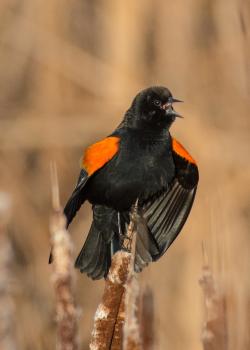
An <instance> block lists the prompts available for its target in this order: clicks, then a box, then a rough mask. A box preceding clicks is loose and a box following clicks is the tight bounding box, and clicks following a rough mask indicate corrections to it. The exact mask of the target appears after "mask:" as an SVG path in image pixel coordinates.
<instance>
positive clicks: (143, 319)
mask: <svg viewBox="0 0 250 350" xmlns="http://www.w3.org/2000/svg"><path fill="white" fill-rule="evenodd" d="M139 320H140V326H141V327H140V328H141V337H142V348H143V350H153V348H154V299H153V293H152V290H151V289H150V288H149V287H147V288H146V289H145V290H144V292H143V293H142V294H141V298H140V312H139Z"/></svg>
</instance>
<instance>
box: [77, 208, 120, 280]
mask: <svg viewBox="0 0 250 350" xmlns="http://www.w3.org/2000/svg"><path fill="white" fill-rule="evenodd" d="M115 226H117V212H116V211H115V210H113V209H111V208H107V207H105V206H100V205H95V206H93V222H92V225H91V228H90V230H89V233H88V236H87V239H86V241H85V243H84V245H83V247H82V249H81V251H80V253H79V255H78V257H77V259H76V262H75V267H76V268H77V269H79V270H80V271H81V272H85V273H87V275H88V276H89V277H91V278H92V279H100V278H103V277H106V276H107V274H108V270H109V267H110V264H111V256H112V255H113V254H114V253H115V251H117V250H119V248H120V246H119V236H118V235H117V233H116V232H115V231H116V230H115Z"/></svg>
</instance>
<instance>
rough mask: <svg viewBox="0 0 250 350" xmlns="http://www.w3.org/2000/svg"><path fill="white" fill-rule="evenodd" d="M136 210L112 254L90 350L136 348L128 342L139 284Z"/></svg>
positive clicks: (132, 333) (134, 331)
mask: <svg viewBox="0 0 250 350" xmlns="http://www.w3.org/2000/svg"><path fill="white" fill-rule="evenodd" d="M136 211H137V205H135V208H134V210H133V213H132V215H131V221H130V224H129V227H128V230H127V235H126V238H125V240H124V243H123V250H121V251H119V252H117V253H116V254H114V256H113V257H112V263H111V267H110V270H109V273H108V276H107V279H106V281H105V288H104V293H103V297H102V301H101V303H100V304H99V306H98V308H97V311H96V314H95V318H94V328H93V332H92V338H91V342H90V350H121V349H126V350H130V349H135V350H136V349H139V348H138V347H133V348H132V347H131V346H130V340H133V339H134V334H137V333H139V331H138V332H137V331H136V327H137V325H138V322H136V321H135V320H134V317H137V314H135V312H134V311H135V310H136V306H135V303H136V302H137V300H138V295H139V286H138V284H137V280H136V279H135V275H134V254H135V232H136V223H135V217H136V216H135V212H136ZM130 303H131V307H130ZM127 322H133V327H129V325H128V323H127ZM124 323H125V324H126V326H124ZM138 329H139V328H138ZM136 343H137V342H136ZM128 346H130V347H128Z"/></svg>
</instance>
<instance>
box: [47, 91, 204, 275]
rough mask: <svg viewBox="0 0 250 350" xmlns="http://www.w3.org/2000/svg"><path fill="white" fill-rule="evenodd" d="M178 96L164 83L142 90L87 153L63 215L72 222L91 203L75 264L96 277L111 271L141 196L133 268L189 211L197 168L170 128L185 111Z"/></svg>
mask: <svg viewBox="0 0 250 350" xmlns="http://www.w3.org/2000/svg"><path fill="white" fill-rule="evenodd" d="M178 102H182V101H180V100H178V99H176V98H174V97H173V96H172V94H171V92H170V91H169V89H168V88H166V87H163V86H153V87H149V88H146V89H144V90H142V91H140V92H139V93H138V94H137V95H136V96H135V98H134V99H133V101H132V104H131V106H130V107H129V109H128V110H127V112H126V113H125V114H124V117H123V120H122V122H121V123H120V124H119V126H118V127H117V128H116V129H115V130H114V131H113V132H112V133H111V134H110V135H108V136H107V137H105V138H103V139H101V140H100V141H98V142H96V143H94V144H92V145H90V146H88V147H87V148H86V149H85V151H84V153H83V157H82V161H81V170H80V175H79V178H78V181H77V184H76V187H75V188H74V190H73V193H72V194H71V196H70V198H69V200H68V201H67V204H66V206H65V208H64V214H65V216H66V221H67V227H68V226H69V225H70V223H71V222H72V220H73V218H74V217H75V215H76V213H77V211H78V210H79V209H80V207H81V206H82V204H83V203H84V202H85V201H88V202H90V203H91V205H92V210H93V221H92V224H91V227H90V230H89V233H88V235H87V238H86V240H85V243H84V244H83V247H82V249H81V251H80V253H79V255H78V257H77V259H76V262H75V267H76V268H77V269H79V270H80V272H82V273H86V274H87V275H88V276H89V277H91V278H92V279H93V280H96V279H101V278H106V277H107V274H108V271H109V267H110V265H111V259H112V256H113V254H115V253H116V252H117V251H119V250H121V249H122V242H123V240H124V237H126V229H127V227H128V224H129V221H130V212H131V210H132V208H133V206H134V205H135V203H136V202H137V217H139V224H138V226H137V237H136V248H135V261H134V269H135V271H136V272H140V271H141V270H142V269H143V268H144V267H145V266H147V265H148V264H149V263H151V262H154V261H157V260H158V259H159V258H160V257H161V256H162V255H163V254H164V253H165V252H166V251H167V249H168V248H169V247H170V245H171V244H172V243H173V241H174V240H175V239H176V237H177V236H178V234H179V233H180V231H181V229H182V227H183V225H184V224H185V222H186V220H187V217H188V216H189V213H190V210H191V208H192V205H193V201H194V198H195V195H196V190H197V185H198V181H199V171H198V166H197V163H196V161H195V160H194V158H193V157H192V156H191V155H190V154H189V153H188V151H187V150H186V149H185V148H184V147H183V146H182V144H181V143H180V142H179V141H177V140H176V139H175V138H174V137H172V135H171V134H170V131H169V130H170V127H171V125H172V124H173V122H174V121H175V119H176V118H179V117H181V116H180V115H179V114H178V113H177V112H176V111H175V110H174V108H173V104H174V103H178ZM49 260H50V262H51V261H52V254H51V255H50V259H49Z"/></svg>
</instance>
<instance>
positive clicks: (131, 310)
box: [123, 200, 141, 350]
mask: <svg viewBox="0 0 250 350" xmlns="http://www.w3.org/2000/svg"><path fill="white" fill-rule="evenodd" d="M137 210H138V200H137V202H136V204H135V206H134V208H133V211H132V215H131V221H130V225H129V228H128V232H127V236H128V239H129V240H130V242H131V259H130V264H129V271H128V279H127V282H126V285H125V289H126V291H125V323H124V328H123V349H124V350H139V349H141V337H140V327H139V321H138V302H139V283H138V279H137V276H136V274H135V271H134V262H135V249H136V217H137Z"/></svg>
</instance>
